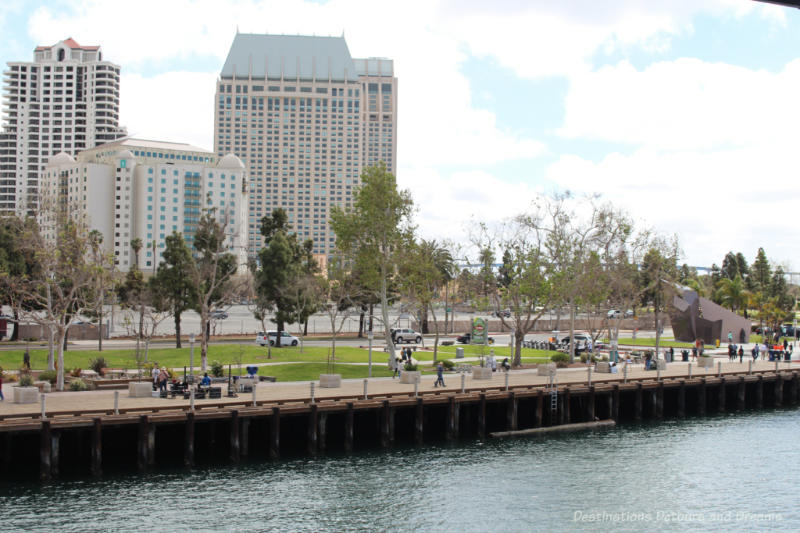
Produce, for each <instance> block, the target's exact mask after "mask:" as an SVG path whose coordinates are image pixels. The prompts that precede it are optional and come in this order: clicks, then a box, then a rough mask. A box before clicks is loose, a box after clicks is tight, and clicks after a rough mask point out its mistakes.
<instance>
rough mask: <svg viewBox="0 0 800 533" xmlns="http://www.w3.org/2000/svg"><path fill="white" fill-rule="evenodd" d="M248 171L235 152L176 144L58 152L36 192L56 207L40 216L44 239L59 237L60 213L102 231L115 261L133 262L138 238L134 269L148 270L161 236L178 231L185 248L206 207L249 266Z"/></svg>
mask: <svg viewBox="0 0 800 533" xmlns="http://www.w3.org/2000/svg"><path fill="white" fill-rule="evenodd" d="M247 187H248V182H247V172H246V171H245V168H244V164H243V163H242V162H241V161H240V160H239V158H238V157H236V156H234V155H232V154H228V155H226V156H224V157H220V158H217V157H216V156H215V155H214V154H213V152H210V151H208V150H204V149H202V148H198V147H195V146H191V145H188V144H182V143H173V142H163V141H151V140H145V139H130V138H126V139H120V140H117V141H114V142H111V143H107V144H103V145H100V146H97V147H95V148H90V149H87V150H84V151H83V152H81V153H80V154H78V157H77V159H73V158H72V157H71V156H69V155H68V154H66V153H64V152H62V153H60V154H58V155H56V156H54V157H53V158H52V159H51V160H50V162H49V163H48V165H47V166H46V168H45V170H44V172H43V175H42V181H41V196H42V198H43V199H44V200H45V201H46V202H47V204H48V205H53V206H55V207H56V208H55V209H46V210H42V213H41V214H40V216H39V222H40V225H41V227H42V231H43V233H44V234H45V236H46V237H47V238H48V240H49V241H50V242H55V241H56V238H57V231H58V228H57V223H58V217H57V215H58V214H59V212H61V213H65V214H69V215H70V216H71V217H73V218H74V219H79V220H82V221H83V222H84V223H85V224H86V226H87V227H88V228H89V229H91V230H98V231H100V232H101V233H102V234H103V246H104V247H105V250H106V251H107V252H108V253H110V254H112V255H113V256H114V260H115V262H116V265H117V268H119V269H120V270H122V271H127V270H129V269H130V268H131V267H132V266H133V265H134V264H135V255H134V253H133V249H132V247H131V241H132V240H133V239H135V238H138V239H141V241H142V244H143V247H142V250H141V251H140V253H139V263H138V268H139V269H140V270H143V271H145V272H153V271H155V269H156V268H157V267H158V264H159V263H160V262H161V260H162V259H163V252H164V250H165V248H166V239H167V237H169V235H171V234H172V233H173V232H177V233H180V234H181V235H183V238H184V239H185V240H186V243H187V244H188V245H189V246H190V247H191V246H192V245H193V244H194V236H195V233H196V231H197V227H198V222H199V221H200V217H201V216H202V214H203V212H204V210H206V209H213V212H214V214H215V216H216V218H217V220H219V221H220V223H222V224H223V225H224V229H225V235H226V243H225V244H226V246H227V249H228V252H230V253H232V254H234V255H235V256H236V257H237V261H238V264H239V269H240V270H241V271H244V270H245V269H246V267H247V253H246V243H247V240H246V235H245V221H246V219H247Z"/></svg>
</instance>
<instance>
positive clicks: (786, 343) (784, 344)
mask: <svg viewBox="0 0 800 533" xmlns="http://www.w3.org/2000/svg"><path fill="white" fill-rule="evenodd" d="M788 347H789V340H788V339H787V338H786V337H784V338H783V351H784V352H785V351H786V349H787V348H788Z"/></svg>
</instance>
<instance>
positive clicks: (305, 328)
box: [300, 318, 308, 352]
mask: <svg viewBox="0 0 800 533" xmlns="http://www.w3.org/2000/svg"><path fill="white" fill-rule="evenodd" d="M307 335H308V319H307V318H306V320H305V322H303V334H302V335H301V337H305V336H307ZM301 340H302V339H301ZM300 351H301V352H302V351H303V350H300Z"/></svg>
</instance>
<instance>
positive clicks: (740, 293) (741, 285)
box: [717, 273, 750, 318]
mask: <svg viewBox="0 0 800 533" xmlns="http://www.w3.org/2000/svg"><path fill="white" fill-rule="evenodd" d="M717 300H718V301H719V302H720V304H721V305H723V306H725V307H727V308H728V309H730V310H732V311H740V310H741V311H744V317H745V318H747V303H748V302H749V301H750V291H748V290H747V285H746V284H745V282H744V280H743V279H742V276H741V275H740V274H738V273H737V274H736V277H734V278H733V279H730V278H722V279H720V280H719V282H718V283H717Z"/></svg>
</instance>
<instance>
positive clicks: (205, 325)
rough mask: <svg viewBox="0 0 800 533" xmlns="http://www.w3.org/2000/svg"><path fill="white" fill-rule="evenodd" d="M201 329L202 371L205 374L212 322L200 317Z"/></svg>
mask: <svg viewBox="0 0 800 533" xmlns="http://www.w3.org/2000/svg"><path fill="white" fill-rule="evenodd" d="M200 327H201V328H202V329H203V334H202V335H201V336H200V366H201V368H200V371H201V372H205V371H206V368H207V367H208V337H209V334H210V332H211V322H210V321H209V320H208V317H204V316H203V315H200Z"/></svg>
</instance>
